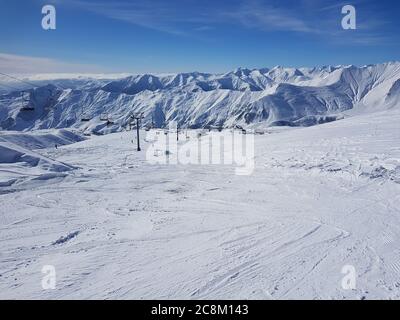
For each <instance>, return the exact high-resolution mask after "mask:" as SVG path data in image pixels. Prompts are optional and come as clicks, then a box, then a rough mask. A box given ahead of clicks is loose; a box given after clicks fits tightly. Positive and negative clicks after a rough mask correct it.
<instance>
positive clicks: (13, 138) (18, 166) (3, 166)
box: [0, 130, 83, 193]
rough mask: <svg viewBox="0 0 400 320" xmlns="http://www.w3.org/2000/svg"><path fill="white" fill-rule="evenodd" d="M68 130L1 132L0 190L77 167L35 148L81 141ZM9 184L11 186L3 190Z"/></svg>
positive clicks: (50, 176)
mask: <svg viewBox="0 0 400 320" xmlns="http://www.w3.org/2000/svg"><path fill="white" fill-rule="evenodd" d="M82 140H83V138H82V137H81V136H80V135H77V134H75V133H73V132H70V131H67V130H58V131H56V130H51V131H44V132H35V133H29V134H28V133H21V132H0V193H2V192H5V193H7V192H13V190H14V188H16V187H18V186H19V187H21V186H24V185H26V184H27V183H30V182H31V181H38V180H48V179H55V178H59V177H64V176H65V175H66V174H65V172H66V171H70V170H73V169H74V167H73V166H70V165H67V164H64V163H62V162H59V161H56V160H53V159H51V158H49V157H46V156H43V155H41V154H39V153H38V152H35V151H33V150H34V149H43V148H54V147H55V146H56V145H57V146H61V145H67V144H71V143H75V142H77V141H82ZM1 187H7V188H9V190H8V189H1Z"/></svg>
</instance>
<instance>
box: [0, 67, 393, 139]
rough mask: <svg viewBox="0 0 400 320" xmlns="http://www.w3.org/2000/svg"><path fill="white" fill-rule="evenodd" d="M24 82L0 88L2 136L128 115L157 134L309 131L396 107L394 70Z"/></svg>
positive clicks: (117, 123) (118, 125)
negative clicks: (212, 129)
mask: <svg viewBox="0 0 400 320" xmlns="http://www.w3.org/2000/svg"><path fill="white" fill-rule="evenodd" d="M26 80H28V81H29V83H33V84H34V85H35V86H36V87H31V88H28V87H26V86H25V87H24V88H22V89H23V90H24V91H21V90H12V89H10V87H11V85H10V84H7V83H4V82H2V83H0V90H1V91H0V93H1V92H2V94H1V95H0V127H2V128H3V129H6V130H31V129H47V128H65V127H80V128H84V129H87V130H91V131H99V132H101V131H102V132H107V131H116V130H121V129H122V128H124V127H126V126H127V125H128V124H129V122H130V120H129V119H130V115H131V114H132V113H143V116H144V119H143V124H144V125H150V124H151V123H153V124H154V126H157V127H163V126H165V125H166V124H168V123H169V122H170V121H173V120H174V121H177V122H178V124H179V125H180V126H181V127H191V128H199V127H206V126H209V125H213V126H223V127H232V126H235V125H241V126H248V125H262V126H271V125H290V126H297V125H306V126H308V125H314V124H318V123H323V122H327V121H332V120H335V119H337V118H338V117H343V116H347V115H351V114H355V113H364V112H374V111H381V110H384V109H388V108H394V107H397V106H399V103H400V62H390V63H384V64H377V65H369V66H364V67H355V66H336V67H332V66H326V67H318V68H299V69H296V68H284V67H280V66H277V67H274V68H272V69H267V68H264V69H253V70H250V69H245V68H239V69H236V70H234V71H232V72H228V73H225V74H208V73H199V72H193V73H179V74H163V75H150V74H144V75H130V76H124V77H120V78H118V77H115V76H113V77H107V76H103V77H82V76H81V77H78V76H74V77H71V78H67V77H65V76H64V77H63V78H57V77H56V76H54V75H53V76H52V77H47V78H46V77H38V76H36V77H29V78H27V79H26ZM2 84H3V85H2ZM12 87H15V83H14V84H13V86H12ZM82 120H83V121H82Z"/></svg>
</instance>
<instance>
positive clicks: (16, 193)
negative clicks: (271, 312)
mask: <svg viewBox="0 0 400 320" xmlns="http://www.w3.org/2000/svg"><path fill="white" fill-rule="evenodd" d="M399 123H400V110H398V109H397V110H386V111H383V112H380V113H371V114H365V115H358V116H355V117H350V118H346V119H344V120H340V121H336V122H331V123H327V124H323V125H319V126H314V127H308V128H287V129H285V130H282V128H281V130H277V131H271V132H272V133H270V134H264V135H256V136H255V170H254V172H253V173H252V174H251V175H247V176H246V175H243V176H240V175H235V174H234V172H235V171H234V169H235V168H234V167H233V166H226V165H182V164H181V165H179V164H178V165H161V164H159V165H155V164H150V163H149V162H148V161H146V159H145V154H146V152H145V149H146V148H147V147H149V145H150V144H149V143H147V142H145V141H144V140H143V141H142V145H143V149H144V150H143V151H142V152H137V151H135V146H136V144H135V143H136V142H135V133H134V132H120V133H113V134H109V135H105V136H92V137H90V138H88V139H87V140H84V141H80V142H76V143H73V144H69V145H65V146H60V147H59V148H58V149H55V148H54V146H53V145H52V144H49V145H47V146H45V145H42V146H41V147H42V148H35V150H34V151H32V150H31V149H29V148H28V147H29V146H28V145H26V144H25V145H24V146H22V145H21V144H19V145H17V142H18V141H20V140H18V139H17V137H14V138H13V140H12V141H11V138H7V137H3V140H0V141H3V142H1V148H8V149H7V150H14V152H12V151H8V152H9V153H10V154H11V153H12V154H13V157H14V156H15V157H17V158H18V157H19V158H18V159H19V160H18V161H17V162H14V163H13V166H17V167H18V170H17V171H18V173H17V174H12V173H10V172H9V171H16V169H15V168H13V169H12V170H11V169H10V168H9V166H10V163H8V162H10V161H7V157H6V156H4V154H3V151H1V161H0V191H1V192H0V203H1V206H0V219H1V220H0V229H1V231H0V247H1V251H0V298H2V299H14V298H22V299H48V298H49V299H204V298H209V299H399V298H400V209H399V208H400V206H399V204H400V201H399V200H400V144H399V141H400V127H399ZM49 132H52V131H48V132H47V133H49ZM54 132H55V133H54V134H55V135H57V132H56V131H54ZM20 134H26V135H29V134H27V133H20ZM210 134H214V133H210ZM14 135H18V133H14ZM143 138H144V132H143ZM22 140H24V139H22ZM11 143H14V146H12V145H11ZM43 147H45V148H43ZM2 150H3V149H2ZM24 150H25V151H24ZM24 154H26V155H28V156H29V157H32V158H34V159H41V161H39V162H38V161H36V160H35V161H33V162H32V161H25V160H26V156H23V155H24ZM21 159H22V160H21ZM46 163H47V164H48V163H51V164H53V166H46V165H43V164H46ZM58 165H59V166H65V167H67V168H68V170H60V167H58ZM35 168H36V169H35ZM63 168H64V167H63ZM33 169H35V170H39V171H40V172H39V173H36V172H35V173H32V172H31V171H32V170H33ZM64 169H66V168H64ZM43 171H45V172H47V173H48V174H52V173H53V176H46V177H47V178H44V179H35V178H32V176H30V175H33V174H37V175H38V176H39V177H40V176H41V175H42V174H43ZM60 171H62V175H60ZM54 173H57V175H54ZM24 175H25V178H23V176H24ZM10 176H13V177H14V178H10ZM15 176H17V178H15ZM29 177H30V178H29ZM13 179H15V181H13ZM46 265H51V266H54V268H55V271H56V287H55V289H49V290H44V289H43V288H42V279H43V277H45V276H46V274H43V273H42V268H43V266H46ZM349 265H350V266H353V267H354V268H355V271H356V278H355V280H356V283H355V289H349V288H348V287H343V286H342V281H343V278H344V277H346V275H347V274H343V273H342V270H343V268H344V267H345V266H349ZM344 270H348V269H346V268H345V269H344Z"/></svg>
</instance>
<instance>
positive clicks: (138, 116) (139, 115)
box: [131, 112, 144, 151]
mask: <svg viewBox="0 0 400 320" xmlns="http://www.w3.org/2000/svg"><path fill="white" fill-rule="evenodd" d="M143 118H144V115H143V112H142V113H134V114H132V115H131V119H132V120H136V137H137V151H141V149H140V138H139V127H140V120H141V119H143Z"/></svg>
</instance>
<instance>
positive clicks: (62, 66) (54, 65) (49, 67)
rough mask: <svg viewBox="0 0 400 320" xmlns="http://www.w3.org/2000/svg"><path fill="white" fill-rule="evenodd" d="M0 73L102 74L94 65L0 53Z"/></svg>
mask: <svg viewBox="0 0 400 320" xmlns="http://www.w3.org/2000/svg"><path fill="white" fill-rule="evenodd" d="M0 71H1V72H3V73H12V74H23V73H66V72H68V73H70V72H74V73H75V72H76V73H78V72H79V73H98V72H104V70H101V68H99V67H97V66H94V65H87V64H75V63H69V62H64V61H59V60H55V59H50V58H42V57H31V56H21V55H15V54H8V53H0Z"/></svg>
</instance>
